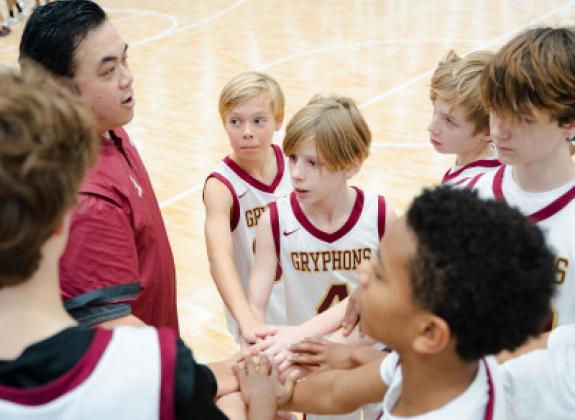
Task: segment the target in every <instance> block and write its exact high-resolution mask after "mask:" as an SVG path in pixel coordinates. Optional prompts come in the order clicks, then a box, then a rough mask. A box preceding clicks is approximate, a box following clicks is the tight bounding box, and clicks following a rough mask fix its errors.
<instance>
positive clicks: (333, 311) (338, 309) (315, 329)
mask: <svg viewBox="0 0 575 420" xmlns="http://www.w3.org/2000/svg"><path fill="white" fill-rule="evenodd" d="M346 307H347V300H344V301H342V302H340V303H338V304H337V305H335V306H332V307H331V308H329V309H327V310H326V311H324V312H322V313H321V314H318V315H316V316H314V317H313V318H311V319H309V320H308V321H306V322H304V323H303V324H301V327H302V328H303V329H304V330H305V331H306V335H309V336H310V337H322V336H324V335H326V334H329V333H331V332H334V331H336V330H337V329H338V328H339V327H340V326H341V322H342V320H343V317H344V315H345V309H346Z"/></svg>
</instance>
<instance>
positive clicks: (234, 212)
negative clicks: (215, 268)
mask: <svg viewBox="0 0 575 420" xmlns="http://www.w3.org/2000/svg"><path fill="white" fill-rule="evenodd" d="M212 177H213V178H216V179H218V180H219V181H220V182H221V183H222V184H224V185H225V186H226V187H228V190H230V194H232V201H233V204H232V208H231V214H230V230H231V231H232V232H233V231H234V230H235V229H236V227H237V226H238V223H239V222H240V199H239V198H238V195H237V194H236V191H235V190H234V187H233V186H232V184H231V182H230V181H228V180H227V179H226V178H225V177H224V176H223V175H222V174H219V173H217V172H212V173H211V174H209V175H208V177H207V178H206V182H208V179H210V178H212ZM204 188H205V187H204Z"/></svg>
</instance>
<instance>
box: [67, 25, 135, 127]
mask: <svg viewBox="0 0 575 420" xmlns="http://www.w3.org/2000/svg"><path fill="white" fill-rule="evenodd" d="M127 50H128V45H127V44H126V43H125V42H124V41H123V40H122V39H121V38H120V36H119V35H118V32H116V29H114V27H113V26H112V24H111V23H110V22H109V21H105V22H104V23H103V24H102V25H100V26H98V27H97V28H95V29H93V30H92V31H91V32H90V33H88V35H87V36H86V38H85V39H84V41H82V43H80V45H79V46H78V48H77V49H76V54H75V57H74V58H75V62H76V74H75V76H74V81H75V82H76V84H77V85H78V88H79V89H80V92H81V94H82V97H84V98H85V99H86V101H87V102H88V104H89V106H90V107H91V109H92V110H93V112H94V115H95V117H96V123H97V127H98V132H99V133H101V134H103V133H105V132H106V131H108V130H111V129H113V128H116V127H120V126H123V125H125V124H127V123H129V122H130V121H131V120H132V117H133V116H134V105H135V101H134V92H133V91H132V82H133V80H134V78H133V77H132V73H131V72H130V69H129V68H128V61H127Z"/></svg>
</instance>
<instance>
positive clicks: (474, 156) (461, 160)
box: [455, 143, 493, 166]
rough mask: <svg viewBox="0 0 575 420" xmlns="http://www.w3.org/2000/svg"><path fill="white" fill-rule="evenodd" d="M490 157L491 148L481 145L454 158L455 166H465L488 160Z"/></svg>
mask: <svg viewBox="0 0 575 420" xmlns="http://www.w3.org/2000/svg"><path fill="white" fill-rule="evenodd" d="M492 155H493V153H492V151H491V146H490V145H489V144H485V143H481V144H480V145H479V147H477V148H476V149H473V150H471V151H469V152H468V153H462V154H458V155H457V156H456V158H455V164H456V165H457V166H465V165H469V164H470V163H472V162H475V161H478V160H481V159H485V158H488V157H490V156H492Z"/></svg>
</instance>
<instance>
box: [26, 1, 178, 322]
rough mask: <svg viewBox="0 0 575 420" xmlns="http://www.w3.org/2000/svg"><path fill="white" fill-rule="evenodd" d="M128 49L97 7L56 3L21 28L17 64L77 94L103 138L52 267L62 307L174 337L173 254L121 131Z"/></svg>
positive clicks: (126, 117) (127, 95)
mask: <svg viewBox="0 0 575 420" xmlns="http://www.w3.org/2000/svg"><path fill="white" fill-rule="evenodd" d="M127 49H128V45H127V44H126V42H124V41H123V40H122V39H121V38H120V36H119V35H118V33H117V32H116V30H115V29H114V27H113V26H112V24H111V23H110V21H109V20H108V19H107V16H106V14H105V12H104V11H103V10H102V9H101V8H100V7H99V6H98V5H96V4H95V3H93V2H91V1H83V0H72V1H58V2H53V3H50V4H48V5H46V6H43V7H42V8H40V9H39V10H38V11H36V12H35V13H34V14H33V15H32V16H31V17H30V19H29V20H28V22H27V24H26V27H25V29H24V33H23V35H22V40H21V43H20V60H21V62H22V63H24V62H25V59H31V60H33V61H35V62H38V63H39V64H41V65H42V66H43V67H45V68H46V69H47V70H49V71H50V72H51V73H52V74H54V76H55V77H56V78H57V79H58V80H60V81H62V83H63V84H70V85H72V86H73V87H74V88H77V89H78V90H79V92H80V94H81V96H82V97H83V98H84V99H85V100H86V101H87V102H88V104H89V105H90V107H91V109H92V110H93V112H94V115H95V117H96V121H97V126H98V130H99V133H100V134H101V136H102V144H101V150H100V153H99V157H98V161H97V164H96V166H95V167H94V169H93V170H92V171H91V172H90V173H89V174H88V176H87V177H86V179H85V181H84V183H83V184H82V186H81V188H80V194H79V197H78V207H77V209H76V210H75V213H74V215H73V218H72V222H71V226H70V236H69V240H68V246H67V248H66V251H65V253H64V255H63V256H62V259H61V260H60V285H61V291H62V296H63V298H64V300H65V306H66V308H67V309H68V311H69V312H70V313H71V314H72V315H73V316H74V317H75V318H76V319H77V320H78V321H79V322H81V323H83V324H87V325H94V324H106V325H108V326H114V325H117V324H132V325H134V324H135V325H141V324H142V323H145V324H150V325H154V326H169V327H172V328H173V329H174V330H175V331H176V332H177V331H178V318H177V311H176V282H175V268H174V261H173V256H172V251H171V249H170V244H169V242H168V237H167V234H166V229H165V227H164V222H163V220H162V215H161V213H160V209H159V207H158V202H157V199H156V197H155V194H154V191H153V189H152V185H151V183H150V179H149V177H148V174H147V172H146V169H145V167H144V164H143V163H142V161H141V159H140V156H139V154H138V151H137V150H136V148H135V147H134V144H133V143H132V142H131V141H130V139H129V138H128V135H127V134H126V132H125V131H124V129H123V128H122V126H123V125H125V124H127V123H129V122H130V121H131V119H132V117H133V115H134V105H135V100H134V94H133V90H132V82H133V77H132V74H131V72H130V70H129V68H128V64H127ZM22 60H24V61H22ZM68 82H72V83H68Z"/></svg>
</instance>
